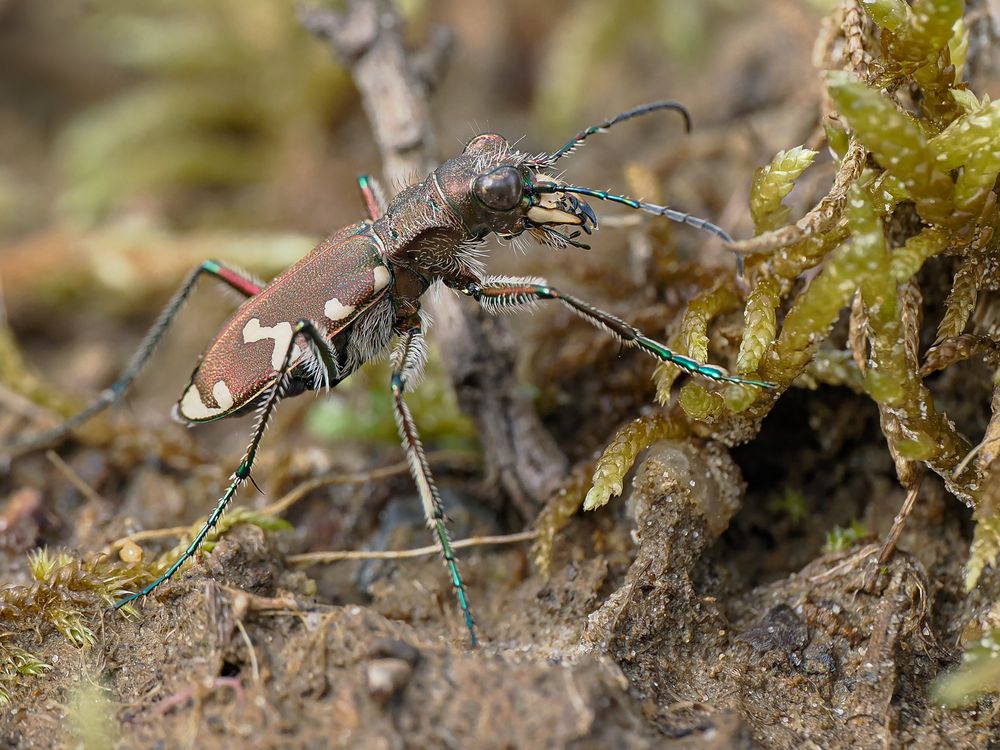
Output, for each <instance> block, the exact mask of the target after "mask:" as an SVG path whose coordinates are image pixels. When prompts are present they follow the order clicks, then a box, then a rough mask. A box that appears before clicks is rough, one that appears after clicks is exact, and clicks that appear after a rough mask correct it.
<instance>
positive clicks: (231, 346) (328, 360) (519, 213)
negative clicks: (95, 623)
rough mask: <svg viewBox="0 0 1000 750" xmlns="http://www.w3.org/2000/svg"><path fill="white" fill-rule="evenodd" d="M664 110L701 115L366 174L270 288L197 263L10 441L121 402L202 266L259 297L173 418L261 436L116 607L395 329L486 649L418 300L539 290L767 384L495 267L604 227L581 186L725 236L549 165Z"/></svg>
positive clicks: (495, 144)
mask: <svg viewBox="0 0 1000 750" xmlns="http://www.w3.org/2000/svg"><path fill="white" fill-rule="evenodd" d="M662 109H672V110H676V111H678V112H680V113H681V114H682V115H683V116H684V118H685V121H686V122H687V124H688V127H690V118H689V117H688V114H687V111H686V110H684V108H683V107H681V105H679V104H677V103H676V102H671V101H664V102H654V103H652V104H648V105H644V106H642V107H637V108H635V109H632V110H629V111H627V112H623V113H622V114H620V115H618V116H616V117H614V118H611V119H609V120H606V121H605V122H603V123H600V124H598V125H594V126H591V127H589V128H587V129H585V130H583V131H581V132H580V133H578V134H577V135H575V136H574V137H573V138H571V139H570V140H569V141H567V143H566V144H565V145H564V146H563V147H562V148H560V149H559V150H557V151H555V152H552V153H543V154H539V155H535V156H532V155H529V154H526V153H522V152H519V151H517V150H515V149H514V148H513V147H512V146H511V145H510V144H509V143H508V141H507V140H506V139H505V138H503V136H500V135H494V134H487V135H479V136H476V137H475V138H473V139H472V140H471V141H470V142H469V143H468V144H467V145H466V147H465V150H464V151H463V152H462V153H461V154H459V155H458V156H456V157H454V158H452V159H449V160H448V161H446V162H444V163H443V164H441V166H439V167H438V168H437V169H435V170H434V171H433V172H432V173H431V174H430V175H428V176H427V178H426V179H425V180H423V181H422V182H419V183H417V184H415V185H411V186H410V187H408V188H406V189H405V190H403V191H402V192H401V193H400V194H399V195H397V196H396V197H395V198H394V199H393V200H392V202H391V203H389V204H388V205H385V202H384V201H383V200H382V199H381V197H380V191H379V190H378V188H377V186H376V185H375V184H374V182H373V181H372V180H371V179H370V178H368V177H362V178H361V179H360V186H361V190H362V196H363V198H364V200H365V203H366V205H367V206H368V209H369V215H370V216H369V219H368V220H366V221H363V222H360V223H358V224H354V225H352V226H349V227H346V228H345V229H341V230H340V231H339V232H336V233H335V234H333V235H332V236H330V237H329V238H328V239H326V240H324V241H323V242H322V243H321V244H319V245H318V246H317V247H316V248H315V249H313V250H312V251H311V252H310V253H309V254H308V255H306V256H305V257H304V258H302V259H301V260H300V261H299V262H297V263H296V264H294V265H293V266H291V267H290V268H289V269H287V270H286V271H284V272H283V273H282V274H280V275H279V276H277V277H276V278H275V279H274V280H272V281H271V282H270V283H269V284H267V285H266V286H264V285H261V284H259V283H257V282H256V281H255V280H253V279H251V278H249V277H247V276H246V275H245V274H242V273H240V272H239V271H236V270H234V269H232V268H228V267H226V266H224V265H222V264H221V263H218V262H216V261H206V262H204V263H202V264H201V265H200V266H198V268H196V269H194V270H193V271H192V272H191V274H189V276H188V278H187V280H186V281H185V282H184V284H183V285H182V286H181V288H180V289H179V290H178V292H177V293H176V294H175V295H174V297H173V299H172V300H171V301H170V303H169V304H168V305H167V307H166V308H165V310H164V311H163V313H162V314H161V315H160V318H159V319H158V320H157V322H156V323H155V324H154V325H153V327H152V329H151V330H150V332H149V333H148V334H147V336H146V339H145V340H144V341H143V343H142V345H141V346H140V348H139V351H137V352H136V354H135V355H134V356H133V358H132V360H131V362H130V363H129V365H128V366H127V368H126V369H125V372H124V373H123V374H122V376H121V377H120V378H119V379H118V380H117V381H116V382H115V383H114V384H113V385H112V386H111V387H110V388H108V389H107V390H105V391H104V392H103V393H102V394H101V395H100V397H99V398H98V399H97V400H96V401H95V402H94V403H93V404H91V405H90V406H89V407H88V408H87V409H85V410H83V411H82V412H81V413H80V414H78V415H76V416H75V417H73V418H71V419H70V420H68V421H67V422H66V423H64V424H63V425H61V426H60V427H58V428H56V429H55V430H52V431H49V432H47V433H44V434H42V435H38V436H34V437H31V438H28V439H25V440H21V441H19V442H17V443H16V444H15V445H14V446H13V447H14V448H15V449H16V450H18V451H24V450H27V449H30V448H32V447H36V446H40V445H44V444H50V443H52V442H54V441H55V440H58V439H59V438H61V437H64V436H65V435H66V434H68V433H69V432H70V431H71V430H72V429H73V428H74V427H76V426H78V425H79V424H81V423H82V422H84V421H85V420H86V419H88V418H90V417H91V416H93V415H94V414H96V413H97V412H99V411H101V410H102V409H105V408H107V407H108V406H109V405H111V404H112V403H114V402H115V401H117V400H118V399H119V398H120V397H121V395H122V393H124V391H125V390H126V389H127V387H128V386H129V385H130V384H131V382H132V381H133V380H134V379H135V377H136V375H137V374H138V373H139V371H140V370H141V368H142V367H143V365H144V364H145V363H146V362H147V361H148V359H149V357H150V355H151V354H152V352H153V350H154V349H155V347H156V345H157V344H158V343H159V341H160V339H161V338H162V336H163V334H164V333H165V332H166V330H167V328H168V327H169V325H170V323H171V322H172V321H173V319H174V317H175V315H176V314H177V312H178V311H179V310H180V308H181V306H182V305H183V303H184V301H185V300H186V299H187V297H188V296H189V295H190V293H191V291H192V290H193V289H194V286H195V284H196V282H197V280H198V278H199V277H200V276H201V275H202V274H207V275H209V276H212V277H214V278H217V279H219V280H221V281H223V282H224V283H226V284H227V285H229V286H230V287H232V288H233V289H235V290H237V291H238V292H240V293H242V294H243V295H245V296H246V297H247V299H246V301H245V302H244V303H243V304H242V305H241V306H240V307H239V309H238V310H237V311H236V312H235V314H234V315H233V316H232V317H231V318H230V319H229V321H228V322H227V323H226V324H225V325H224V326H223V327H222V329H221V331H220V332H219V334H218V335H217V336H216V337H215V339H214V340H213V341H212V343H211V344H210V345H209V347H208V349H207V350H206V351H205V353H204V355H203V356H202V358H201V360H200V362H199V363H198V366H197V368H196V369H195V371H194V374H193V375H192V377H191V382H190V383H189V385H188V387H187V388H186V389H185V390H184V393H183V395H182V396H181V398H180V400H179V402H178V404H177V406H176V407H175V409H174V415H175V417H177V418H178V419H179V420H181V421H182V422H185V423H188V424H197V423H202V422H210V421H214V420H217V419H222V418H224V417H228V416H232V415H234V414H239V413H242V412H245V411H247V410H249V409H256V410H257V413H258V417H257V421H256V426H255V428H254V432H253V435H252V438H251V440H250V445H249V447H248V448H247V451H246V454H245V455H244V457H243V460H242V461H241V462H240V464H239V466H238V467H237V469H236V471H235V472H234V473H233V476H232V479H231V481H230V484H229V486H228V487H227V488H226V490H225V492H224V493H223V495H222V497H221V498H220V499H219V501H218V502H217V504H216V506H215V508H214V510H213V511H212V513H211V515H210V516H209V517H208V520H207V521H206V522H205V524H204V525H203V527H202V529H201V531H200V532H199V533H198V535H197V536H196V537H195V538H194V540H193V541H192V542H191V544H190V545H189V546H188V548H187V549H186V551H185V552H184V554H183V555H181V556H180V557H179V558H178V559H177V560H176V561H175V562H174V563H173V564H172V565H171V566H170V567H169V568H168V569H167V570H166V571H165V572H164V573H163V574H162V575H161V576H160V577H159V578H157V579H156V580H155V581H153V582H152V583H151V584H149V585H148V586H146V587H145V588H144V589H143V590H142V591H139V592H137V593H135V594H133V595H131V596H129V597H127V598H126V599H124V600H122V601H121V602H119V603H118V604H117V605H116V606H117V607H120V606H122V605H123V604H126V603H128V602H132V601H135V600H136V599H139V598H141V597H144V596H146V595H147V594H149V593H150V592H152V591H153V590H154V589H155V588H156V587H157V586H159V585H160V584H161V583H163V582H164V581H166V580H167V579H169V578H170V577H171V576H172V575H173V574H174V573H176V572H177V570H178V569H179V568H180V566H181V565H182V564H183V563H184V562H185V560H187V559H188V558H189V557H191V556H192V555H193V554H194V553H195V551H196V550H197V549H198V547H199V546H200V545H201V543H202V542H203V541H204V539H205V536H206V535H207V534H208V533H209V531H210V530H211V529H212V527H213V526H215V524H216V523H217V522H218V520H219V518H220V517H221V515H222V513H223V512H224V511H225V509H226V507H227V505H228V504H229V502H230V500H232V498H233V497H234V496H235V494H236V491H237V490H238V489H239V487H240V486H241V485H243V484H244V483H245V482H247V481H248V480H249V478H250V472H251V469H252V467H253V463H254V459H255V458H256V455H257V450H258V447H259V445H260V441H261V438H262V436H263V434H264V429H265V427H266V425H267V422H268V419H269V418H270V416H271V414H272V412H273V410H274V407H275V405H276V404H277V403H278V401H280V400H281V399H282V398H285V397H288V396H292V395H296V394H298V393H301V392H303V391H306V390H319V389H323V388H331V387H333V386H335V385H336V384H337V383H339V382H340V381H341V380H343V379H344V378H346V377H348V376H349V375H350V374H351V373H353V372H354V371H355V370H357V369H358V368H359V367H361V366H362V365H363V364H364V363H365V362H367V361H369V360H370V359H372V358H373V357H375V356H376V355H378V354H379V353H380V352H382V351H383V350H384V349H385V348H386V347H387V346H389V344H390V342H391V341H392V339H393V338H397V339H398V341H397V343H396V344H395V346H394V347H393V350H392V360H393V364H394V369H393V374H392V381H391V387H392V396H393V404H394V409H395V415H396V420H397V424H398V427H399V432H400V437H401V439H402V442H403V449H404V451H405V452H406V456H407V460H408V462H409V465H410V469H411V473H412V475H413V478H414V481H415V482H416V484H417V489H418V491H419V493H420V497H421V501H422V503H423V507H424V512H425V515H426V518H427V523H428V526H429V527H430V528H431V530H432V532H433V534H434V536H435V539H436V541H437V543H438V544H439V546H440V548H441V551H442V554H443V556H444V558H445V561H446V563H447V565H448V569H449V575H450V577H451V581H452V584H453V585H454V587H455V590H456V593H457V596H458V601H459V606H460V608H461V610H462V613H463V615H464V618H465V623H466V626H467V628H468V632H469V638H470V641H471V642H472V644H473V645H475V643H476V633H475V628H474V625H473V619H472V614H471V612H470V610H469V605H468V600H467V598H466V594H465V588H464V586H463V584H462V579H461V577H460V575H459V572H458V566H457V564H456V562H455V556H454V553H453V551H452V548H451V544H450V542H449V539H448V532H447V530H446V528H445V521H444V511H443V509H442V505H441V498H440V496H439V494H438V491H437V488H436V486H435V484H434V480H433V477H432V476H431V473H430V469H429V467H428V465H427V460H426V458H425V456H424V452H423V448H422V447H421V444H420V438H419V435H418V433H417V429H416V425H415V424H414V422H413V419H412V417H411V416H410V412H409V409H408V408H407V405H406V402H405V401H404V399H403V393H404V390H405V389H406V388H407V387H413V386H414V385H415V383H416V381H417V380H418V379H419V377H420V374H421V372H422V369H423V365H424V362H425V360H426V356H427V350H426V345H425V343H424V338H423V331H422V318H421V298H422V296H423V294H424V293H425V292H426V291H427V289H428V288H429V287H430V286H432V285H433V284H435V283H438V282H440V283H443V284H445V285H446V286H448V287H450V288H452V289H455V290H457V291H459V292H461V293H463V294H465V295H467V296H469V297H471V298H472V299H474V300H475V301H477V302H478V303H480V304H481V305H482V306H483V307H484V308H485V309H486V310H488V311H490V312H493V313H496V312H501V311H505V310H508V309H510V308H514V307H524V306H530V305H532V304H534V303H535V302H538V301H540V300H559V301H560V302H562V303H563V304H564V305H566V306H567V307H569V308H570V309H571V310H573V312H575V313H576V314H578V315H580V316H581V317H583V318H584V319H586V320H587V321H589V322H590V323H592V324H594V325H596V326H598V327H600V328H602V329H604V330H607V331H609V332H610V333H611V334H612V335H614V336H617V337H618V338H619V339H621V341H622V342H623V343H624V344H626V345H630V346H637V347H639V348H640V349H642V350H643V351H645V352H647V353H648V354H650V355H651V356H653V357H655V358H657V359H659V360H661V361H664V362H672V363H674V364H676V365H678V366H679V367H681V368H682V369H683V370H685V371H687V372H689V373H691V374H695V375H701V376H703V377H706V378H709V379H712V380H716V381H726V382H733V383H742V384H748V385H754V386H758V387H769V386H770V384H769V383H765V382H763V381H757V380H748V379H744V378H740V377H735V376H731V375H729V374H728V373H726V371H725V370H723V369H722V368H720V367H716V366H714V365H706V364H702V363H699V362H696V361H695V360H692V359H690V358H688V357H685V356H683V355H681V354H677V353H676V352H673V351H671V350H670V349H668V348H667V347H666V346H664V345H663V344H661V343H659V342H657V341H654V340H653V339H650V338H648V337H647V336H645V335H643V334H642V333H641V332H640V331H638V330H637V329H636V328H634V327H632V326H631V325H629V324H628V323H626V322H625V321H623V320H620V319H619V318H617V317H615V316H614V315H611V314H610V313H607V312H604V311H602V310H599V309H597V308H595V307H593V306H591V305H589V304H587V303H585V302H583V301H581V300H578V299H576V298H575V297H572V296H569V295H567V294H563V293H561V292H559V291H558V290H556V289H554V288H553V287H551V286H549V285H548V284H547V283H546V282H545V281H544V280H542V279H537V278H518V277H502V276H489V275H487V274H486V271H485V268H484V265H483V251H482V245H483V243H484V241H485V240H486V239H487V238H488V237H489V236H490V235H497V236H499V237H503V238H508V239H513V240H516V239H517V238H519V237H520V236H521V235H523V234H525V233H527V234H529V235H531V236H532V237H534V238H535V239H536V240H538V241H539V242H541V243H543V244H546V245H552V246H556V247H566V246H576V247H586V245H584V244H582V243H581V242H579V240H578V238H579V237H580V236H581V235H583V234H587V235H589V234H591V233H592V232H593V231H594V230H595V229H597V217H596V215H595V214H594V212H593V210H592V209H591V208H590V206H589V205H587V203H585V202H584V201H583V200H581V199H580V198H579V197H577V196H580V195H582V196H586V197H591V198H596V199H599V200H605V201H612V202H615V203H618V204H621V205H624V206H627V207H629V208H633V209H639V210H643V211H646V212H649V213H653V214H656V215H659V216H665V217H667V218H668V219H671V220H674V221H680V222H684V223H687V224H690V225H692V226H695V227H697V228H700V229H705V230H707V231H710V232H713V233H714V234H716V235H718V236H720V237H722V238H723V239H726V240H729V239H730V238H729V235H728V234H726V233H725V232H724V231H723V230H722V229H720V228H719V227H717V226H715V225H714V224H711V223H709V222H707V221H705V220H703V219H698V218H696V217H693V216H690V215H689V214H685V213H682V212H679V211H676V210H674V209H671V208H667V207H665V206H657V205H654V204H649V203H644V202H641V201H635V200H633V199H631V198H627V197H625V196H621V195H614V194H611V193H607V192H605V191H601V190H595V189H593V188H586V187H580V186H576V185H570V184H568V183H565V182H562V181H560V180H558V179H556V178H555V177H553V176H550V175H548V174H546V172H545V170H546V169H548V168H549V167H551V166H552V164H554V163H555V162H556V161H557V160H558V159H560V158H562V157H563V156H565V155H567V154H569V153H571V152H572V151H573V150H574V149H575V148H576V147H577V146H579V145H580V144H581V143H582V142H583V141H584V140H585V139H586V138H588V137H589V136H591V135H593V134H594V133H597V132H600V131H602V130H605V129H607V128H609V127H611V126H612V125H615V124H616V123H619V122H622V121H624V120H628V119H631V118H633V117H636V116H638V115H642V114H646V113H649V112H654V111H657V110H662Z"/></svg>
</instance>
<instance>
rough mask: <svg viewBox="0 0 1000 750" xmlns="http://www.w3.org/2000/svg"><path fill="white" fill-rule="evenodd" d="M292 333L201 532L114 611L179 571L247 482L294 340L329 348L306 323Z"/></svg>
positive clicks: (281, 392)
mask: <svg viewBox="0 0 1000 750" xmlns="http://www.w3.org/2000/svg"><path fill="white" fill-rule="evenodd" d="M293 332H294V333H293V335H292V340H291V341H290V342H289V344H288V350H287V351H286V352H285V359H284V363H283V364H282V366H281V369H280V370H279V371H278V373H277V375H276V377H275V380H274V385H273V386H271V389H270V390H269V391H268V392H267V396H266V397H265V399H264V401H263V402H262V403H261V405H260V408H259V409H258V411H257V424H256V426H255V427H254V432H253V437H252V438H251V439H250V445H249V446H248V447H247V451H246V453H245V454H244V455H243V460H242V461H240V465H239V466H238V467H236V471H234V472H233V475H232V477H230V482H229V486H228V487H226V491H225V492H224V493H223V494H222V497H220V498H219V501H218V502H217V503H216V504H215V508H214V510H212V513H211V515H209V517H208V520H206V521H205V523H204V525H203V526H202V527H201V530H200V531H199V532H198V533H197V534H196V535H195V537H194V539H192V540H191V543H190V544H189V545H188V546H187V549H185V550H184V553H183V554H182V555H181V556H180V557H178V558H177V559H176V560H175V561H174V562H173V563H172V564H171V566H170V567H169V568H167V570H166V571H165V572H164V573H163V574H162V575H161V576H160V577H159V578H157V579H156V580H155V581H153V582H152V583H150V584H149V585H148V586H146V587H145V588H144V589H142V590H141V591H138V592H136V593H134V594H131V595H129V596H127V597H125V598H124V599H122V600H121V601H119V602H117V603H116V604H115V609H119V608H120V607H123V606H125V605H126V604H130V603H132V602H134V601H136V600H137V599H141V598H143V597H144V596H148V595H149V594H151V593H152V592H153V590H154V589H156V588H157V587H158V586H159V585H160V584H162V583H164V582H166V581H167V580H168V579H170V578H171V577H172V576H173V575H174V573H176V572H177V571H178V570H180V567H181V566H182V565H183V564H184V563H185V562H187V561H188V560H189V559H190V558H191V557H193V556H194V553H195V552H197V550H198V548H199V547H200V546H201V544H202V542H204V541H205V537H207V536H208V534H209V532H211V530H212V529H213V528H214V527H215V525H216V524H217V523H218V522H219V519H220V518H222V514H223V513H224V512H225V510H226V507H227V506H228V505H229V503H230V501H231V500H232V499H233V498H234V497H235V496H236V492H237V491H238V490H239V488H240V487H241V486H242V485H244V484H246V482H247V481H249V480H250V472H251V470H252V469H253V464H254V460H255V459H256V458H257V450H258V448H259V447H260V441H261V439H262V438H263V437H264V431H265V430H266V429H267V423H268V421H269V420H270V419H271V415H272V414H273V413H274V408H275V406H277V404H278V402H279V401H280V400H281V398H282V396H283V395H284V392H285V387H286V385H287V381H288V375H289V373H290V372H291V369H292V354H293V352H294V351H295V342H296V339H298V337H299V336H302V337H304V338H305V339H306V342H307V343H308V344H309V345H310V346H311V347H312V348H313V349H314V350H319V351H321V352H322V351H325V350H326V349H328V348H329V347H328V345H327V343H326V341H325V339H324V338H323V335H322V333H321V332H320V331H319V330H318V329H317V328H316V326H315V325H313V324H312V323H310V322H309V321H308V320H300V321H298V322H297V323H296V324H295V327H294V328H293ZM320 361H321V362H324V363H325V361H326V359H325V358H323V359H321V360H320Z"/></svg>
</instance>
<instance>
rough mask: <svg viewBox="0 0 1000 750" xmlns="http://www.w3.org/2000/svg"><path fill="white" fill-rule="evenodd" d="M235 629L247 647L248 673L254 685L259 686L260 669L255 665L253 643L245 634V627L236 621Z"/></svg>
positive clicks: (255, 658)
mask: <svg viewBox="0 0 1000 750" xmlns="http://www.w3.org/2000/svg"><path fill="white" fill-rule="evenodd" d="M236 629H237V630H239V631H240V636H241V637H242V638H243V643H244V644H245V645H246V647H247V654H249V656H250V671H251V672H252V673H253V681H254V684H255V685H258V686H259V685H260V667H259V666H258V664H257V652H256V651H254V648H253V641H251V640H250V634H249V633H248V632H247V629H246V627H245V626H244V625H243V623H242V622H241V621H240V620H237V621H236Z"/></svg>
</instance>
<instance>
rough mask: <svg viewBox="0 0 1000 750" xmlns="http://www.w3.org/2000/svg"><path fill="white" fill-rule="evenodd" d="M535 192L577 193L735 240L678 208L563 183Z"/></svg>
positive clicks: (545, 185) (540, 188)
mask: <svg viewBox="0 0 1000 750" xmlns="http://www.w3.org/2000/svg"><path fill="white" fill-rule="evenodd" d="M533 189H534V192H536V193H576V194H578V195H586V196H588V197H590V198H597V199H598V200H602V201H610V202H611V203H619V204H621V205H623V206H628V207H629V208H634V209H636V210H639V211H645V212H646V213H650V214H653V215H654V216H663V217H665V218H667V219H670V220H671V221H676V222H678V223H680V224H687V225H688V226H692V227H695V228H696V229H702V230H704V231H706V232H711V233H712V234H714V235H715V236H716V237H721V238H722V240H723V241H724V242H732V241H733V238H732V237H731V236H730V234H729V232H727V231H726V230H725V229H723V228H722V227H720V226H718V225H716V224H713V223H712V222H710V221H708V220H707V219H701V218H698V217H697V216H694V215H692V214H687V213H684V212H683V211H678V210H677V209H676V208H669V207H667V206H658V205H656V204H655V203H646V202H645V201H637V200H635V199H634V198H629V197H628V196H626V195H616V194H614V193H609V192H608V191H607V190H595V189H593V188H588V187H580V186H579V185H564V184H562V183H558V184H557V183H554V182H548V183H545V182H543V183H540V184H538V185H535V186H534V188H533Z"/></svg>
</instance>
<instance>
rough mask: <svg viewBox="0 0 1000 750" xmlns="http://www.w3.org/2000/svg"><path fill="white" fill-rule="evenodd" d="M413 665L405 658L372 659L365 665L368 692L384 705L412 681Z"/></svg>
mask: <svg viewBox="0 0 1000 750" xmlns="http://www.w3.org/2000/svg"><path fill="white" fill-rule="evenodd" d="M412 674H413V667H412V666H410V663H409V662H407V661H404V660H403V659H372V660H371V661H370V662H368V663H367V664H366V665H365V683H366V684H367V685H368V692H369V693H370V694H371V696H372V698H374V699H375V701H376V702H378V703H379V704H380V705H384V704H385V703H386V702H387V701H388V700H389V699H390V698H391V697H392V696H393V695H395V694H396V693H397V692H399V691H400V690H401V689H402V688H403V687H405V686H406V684H407V683H408V682H409V681H410V677H411V675H412Z"/></svg>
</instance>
